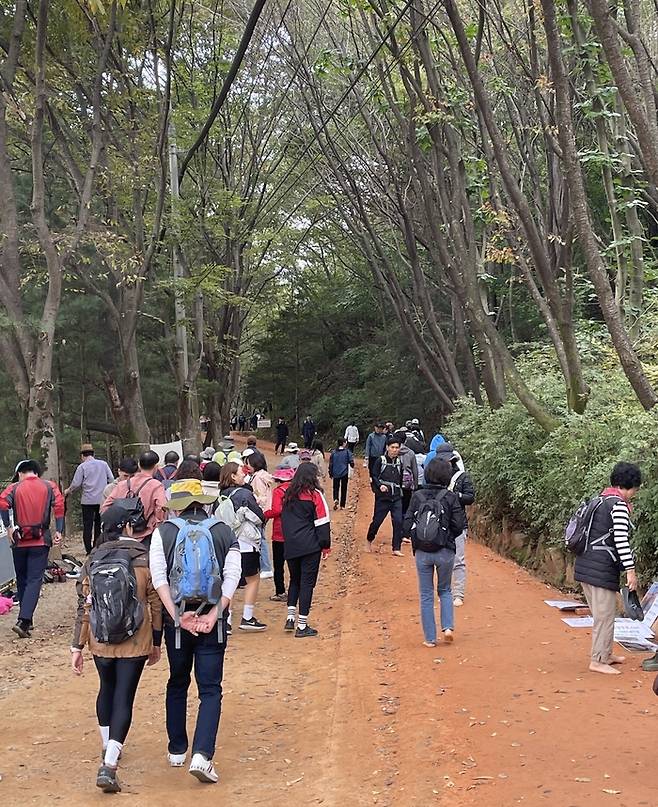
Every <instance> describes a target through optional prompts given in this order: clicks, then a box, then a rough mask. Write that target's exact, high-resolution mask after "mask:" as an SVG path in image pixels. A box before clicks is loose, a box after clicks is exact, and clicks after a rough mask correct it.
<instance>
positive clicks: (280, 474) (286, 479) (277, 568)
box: [265, 468, 295, 602]
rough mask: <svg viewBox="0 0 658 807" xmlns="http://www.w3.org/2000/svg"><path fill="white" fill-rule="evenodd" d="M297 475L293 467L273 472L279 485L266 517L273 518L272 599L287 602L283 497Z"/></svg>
mask: <svg viewBox="0 0 658 807" xmlns="http://www.w3.org/2000/svg"><path fill="white" fill-rule="evenodd" d="M294 475H295V471H294V469H293V468H277V469H276V470H275V471H273V472H272V478H273V479H275V480H276V481H277V482H279V485H278V486H277V487H275V488H274V490H273V491H272V506H271V507H270V509H269V510H266V511H265V518H266V519H268V520H269V519H271V520H272V563H273V566H274V590H275V594H273V595H272V596H271V597H270V599H271V600H273V601H274V602H287V601H288V595H287V594H286V584H285V580H284V576H283V570H284V566H285V558H284V556H283V530H282V528H281V513H282V512H283V497H284V496H285V493H286V490H288V485H289V484H290V480H291V479H292V478H293V476H294Z"/></svg>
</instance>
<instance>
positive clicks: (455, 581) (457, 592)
mask: <svg viewBox="0 0 658 807" xmlns="http://www.w3.org/2000/svg"><path fill="white" fill-rule="evenodd" d="M437 456H438V455H437ZM450 463H451V465H452V478H451V480H450V483H449V484H448V489H449V490H452V491H454V492H455V493H456V494H457V498H458V499H459V504H460V505H461V507H462V509H463V511H464V529H463V530H462V532H461V533H460V535H458V536H457V540H456V553H455V565H454V567H453V570H452V596H453V601H454V605H455V607H456V608H459V607H461V606H462V605H463V604H464V594H465V592H466V539H467V538H468V515H467V513H466V508H467V507H468V506H469V505H470V504H473V502H474V501H475V487H474V485H473V481H472V480H471V477H470V476H469V474H468V473H467V472H466V471H465V470H463V463H462V462H461V457H460V456H459V454H458V453H457V452H456V451H455V452H454V453H453V454H452V456H451V458H450ZM460 465H461V466H462V467H460Z"/></svg>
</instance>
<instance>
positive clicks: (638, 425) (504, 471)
mask: <svg viewBox="0 0 658 807" xmlns="http://www.w3.org/2000/svg"><path fill="white" fill-rule="evenodd" d="M591 347H592V352H591V354H590V356H589V358H590V360H592V363H590V365H589V370H588V382H589V383H590V384H591V387H592V395H591V398H590V402H589V405H588V408H587V412H586V413H585V414H584V415H575V414H573V413H571V414H568V413H563V416H562V423H561V425H560V427H559V428H558V429H556V430H555V431H554V432H552V433H551V434H550V435H547V434H546V433H545V432H544V431H542V429H540V428H539V427H538V426H537V425H536V424H535V423H534V421H532V419H531V418H529V417H528V415H527V413H526V412H525V410H524V409H523V408H522V406H521V405H520V404H519V403H518V401H516V400H515V399H510V400H508V401H507V403H506V404H505V405H504V406H503V407H502V408H501V409H499V410H497V411H494V412H492V411H489V410H486V409H483V408H481V407H477V406H475V405H474V403H473V402H472V401H471V400H466V401H461V402H460V403H459V405H458V408H457V411H456V412H455V414H454V415H453V416H452V417H451V418H450V419H449V421H448V423H447V424H446V427H445V431H446V433H447V435H448V436H449V438H450V439H451V440H452V441H453V442H454V443H455V444H456V446H458V448H459V450H460V451H461V452H462V454H463V456H464V457H465V460H466V463H467V465H468V467H469V471H470V472H471V473H472V475H473V477H474V481H475V484H476V487H477V491H478V503H479V504H480V506H482V507H484V508H485V509H486V510H487V511H489V512H490V513H491V514H492V516H493V517H494V518H495V519H500V518H502V516H507V517H511V518H512V521H513V522H516V524H517V525H518V526H519V527H520V528H521V529H522V530H523V531H524V532H525V533H526V534H527V535H528V536H529V538H530V539H531V541H532V542H533V543H535V544H537V545H553V546H560V545H561V543H562V540H563V532H564V527H565V524H566V523H567V521H568V519H569V517H570V515H571V514H572V512H573V511H574V510H575V508H576V506H577V505H578V503H579V502H580V501H582V500H583V499H585V498H589V497H590V496H593V495H595V494H596V493H598V492H599V491H600V490H601V489H602V488H603V487H605V486H606V485H607V484H608V479H609V475H610V471H611V469H612V467H613V465H614V464H615V462H618V461H620V460H626V461H630V462H637V463H639V465H640V467H641V468H642V473H643V477H644V480H645V482H644V485H643V487H642V490H641V492H640V494H639V495H638V497H637V500H636V510H635V513H634V517H633V521H634V523H635V524H636V526H637V530H636V532H635V535H634V541H633V543H634V546H635V548H636V551H637V555H638V560H639V564H640V570H641V573H642V575H643V577H644V578H645V579H648V578H650V577H651V576H652V575H654V574H655V573H656V572H658V540H657V538H656V536H658V430H657V428H656V427H657V425H658V416H657V415H656V414H653V413H650V412H645V411H644V410H643V409H642V408H641V407H640V405H639V404H638V403H637V401H636V399H635V397H634V396H633V394H632V391H631V390H630V388H629V386H628V383H627V382H626V380H625V378H624V376H623V375H622V373H621V372H619V371H618V370H616V369H609V368H608V366H607V362H606V351H605V349H604V347H603V346H602V345H599V344H597V343H596V342H593V343H592V344H591ZM593 361H596V362H597V364H596V365H595V364H594V363H593ZM520 364H521V366H522V367H523V368H524V370H525V374H526V377H531V378H532V386H533V391H534V392H535V393H536V394H538V395H540V396H541V398H542V400H544V401H545V402H546V403H547V404H548V406H549V407H550V408H551V409H552V410H556V411H558V410H560V408H561V407H562V401H563V398H564V391H563V388H562V383H563V382H562V380H561V378H560V376H559V374H558V373H557V371H555V369H551V368H550V366H547V362H546V357H545V353H544V351H539V350H535V351H532V352H530V353H528V354H527V355H526V356H525V357H524V359H523V361H522V362H521V363H520ZM529 373H532V375H531V376H529Z"/></svg>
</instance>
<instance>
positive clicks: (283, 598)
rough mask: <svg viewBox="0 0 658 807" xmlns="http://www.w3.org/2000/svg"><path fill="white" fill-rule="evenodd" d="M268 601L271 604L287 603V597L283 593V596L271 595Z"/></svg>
mask: <svg viewBox="0 0 658 807" xmlns="http://www.w3.org/2000/svg"><path fill="white" fill-rule="evenodd" d="M270 600H271V602H288V595H287V594H286V593H285V592H284V593H283V594H272V596H271V597H270Z"/></svg>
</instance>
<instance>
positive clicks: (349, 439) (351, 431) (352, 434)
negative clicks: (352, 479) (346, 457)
mask: <svg viewBox="0 0 658 807" xmlns="http://www.w3.org/2000/svg"><path fill="white" fill-rule="evenodd" d="M344 440H345V442H346V443H347V447H348V449H349V450H350V451H351V452H352V454H354V449H355V448H356V445H357V443H358V442H359V430H358V428H357V426H356V424H355V422H354V421H353V420H351V421H350V422H349V425H348V427H347V428H346V429H345V435H344Z"/></svg>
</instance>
